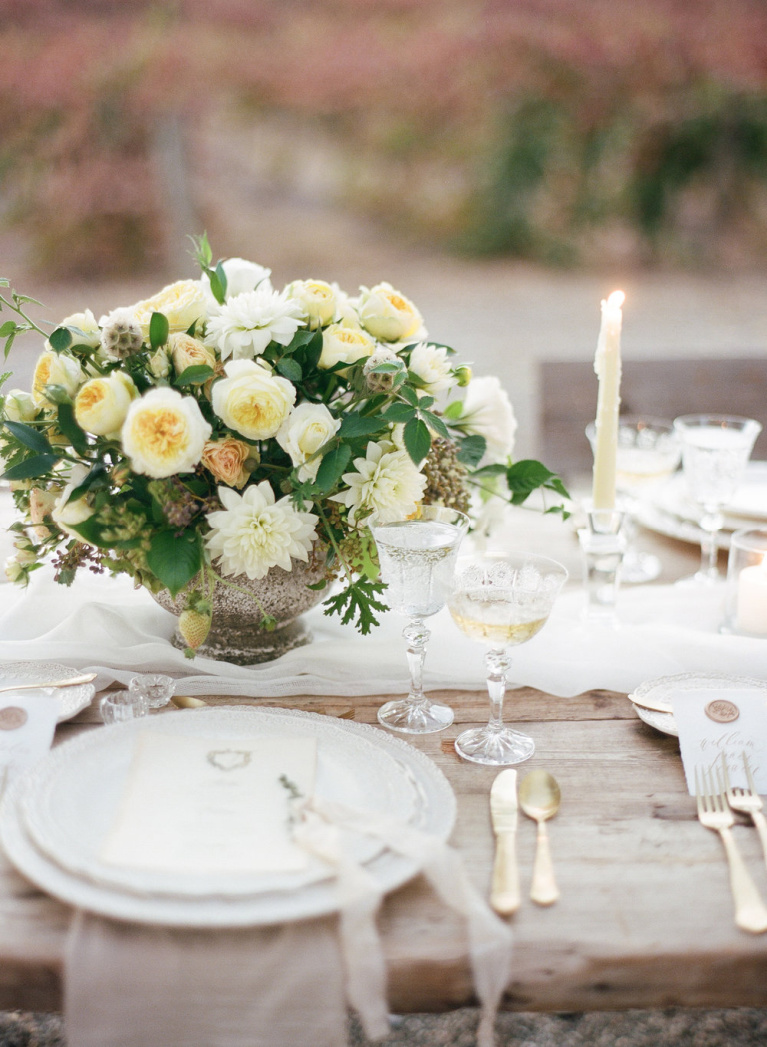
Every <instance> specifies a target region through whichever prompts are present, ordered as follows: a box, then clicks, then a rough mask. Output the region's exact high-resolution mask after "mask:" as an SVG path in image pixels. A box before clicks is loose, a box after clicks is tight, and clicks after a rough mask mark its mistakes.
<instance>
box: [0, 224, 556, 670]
mask: <svg viewBox="0 0 767 1047" xmlns="http://www.w3.org/2000/svg"><path fill="white" fill-rule="evenodd" d="M195 254H196V257H197V260H198V262H199V264H200V268H201V276H200V279H198V280H180V281H178V282H176V283H173V284H171V285H170V286H168V287H165V288H164V289H163V290H161V291H160V292H159V293H158V294H156V295H154V296H153V297H152V298H149V299H146V300H145V301H141V302H138V303H136V304H135V305H133V306H130V307H128V308H117V309H115V310H114V311H113V312H111V313H109V314H108V315H106V316H103V317H101V319H100V320H98V321H96V319H95V317H94V315H93V313H92V312H90V311H89V310H86V311H85V312H82V313H78V314H76V315H74V316H69V317H67V318H66V319H64V320H63V321H62V322H61V323H60V324H58V325H53V324H51V325H49V326H50V328H51V330H50V331H49V332H48V333H46V332H45V331H44V330H43V328H41V327H40V326H39V325H38V323H37V322H35V321H34V320H33V319H32V318H31V317H30V315H29V313H30V309H29V303H32V302H34V300H33V299H30V298H28V297H27V296H25V295H21V294H19V293H17V292H15V291H10V290H9V291H8V292H7V293H6V294H4V295H3V294H0V311H4V312H5V314H6V316H8V317H9V318H8V319H7V320H5V322H4V323H2V325H0V337H3V338H5V339H6V348H5V352H6V357H7V356H8V353H9V350H10V349H11V345H12V343H13V341H14V339H15V338H16V337H17V336H18V335H19V334H22V333H25V332H29V331H34V332H37V333H38V334H39V335H41V336H42V337H43V338H44V339H45V341H44V346H43V348H42V352H41V355H40V357H39V359H38V360H37V363H36V366H35V370H34V377H33V382H32V388H31V390H30V391H23V390H19V389H11V391H10V392H7V393H6V394H5V395H4V397H3V398H2V407H1V420H2V429H0V454H2V457H3V459H4V472H3V477H4V479H5V480H7V481H10V482H11V486H12V487H13V489H14V492H15V493H14V497H15V500H16V504H17V506H18V508H19V509H20V510H21V513H22V514H23V519H20V520H19V521H17V522H16V523H15V524H14V525H13V526H14V529H15V530H16V532H17V536H16V541H15V545H16V554H15V556H14V557H12V558H11V560H10V561H9V562H8V564H7V565H6V571H7V573H8V575H9V577H10V578H11V579H12V580H14V581H17V582H21V583H25V582H26V581H27V579H28V577H29V575H30V573H31V572H32V571H33V570H35V569H37V568H38V567H40V566H41V564H42V563H43V562H45V561H47V560H49V559H50V558H51V557H52V562H53V565H54V568H55V572H56V573H55V577H56V579H57V581H59V582H62V583H63V584H70V583H71V582H72V580H73V578H74V576H75V574H76V572H77V571H78V569H80V568H83V567H86V568H88V569H90V570H94V571H97V572H102V571H104V570H108V571H109V572H111V573H127V574H128V575H130V576H131V577H132V578H133V579H134V580H135V582H136V583H137V584H138V585H141V586H145V587H146V588H148V589H149V590H150V591H151V592H153V593H157V592H159V591H160V590H167V591H168V592H169V593H170V594H171V596H172V597H176V598H177V597H178V596H179V594H180V596H181V617H180V623H179V624H180V629H181V633H182V635H183V637H184V640H185V643H186V645H187V653H189V654H190V655H191V654H192V653H193V652H194V650H195V649H196V648H198V647H199V646H200V644H201V643H202V641H203V639H204V638H205V635H206V633H207V631H208V629H209V627H210V622H211V615H212V608H213V602H212V599H211V597H212V593H213V589H214V587H215V586H217V585H219V586H220V585H224V586H227V585H228V586H234V587H240V588H241V587H242V583H243V581H244V579H248V580H253V579H262V578H264V577H265V576H266V575H267V573H268V572H270V571H271V570H273V569H277V568H281V569H283V570H284V571H287V572H290V571H292V570H293V569H294V567H296V566H297V565H300V564H302V563H304V564H306V563H307V562H312V563H313V564H314V565H315V566H319V568H320V577H319V580H318V581H316V582H315V583H314V587H315V588H317V589H320V590H321V589H323V588H324V587H325V586H327V584H328V583H329V582H330V581H331V579H336V580H337V582H338V583H339V584H338V586H337V587H334V590H333V592H332V595H330V596H329V597H328V598H327V600H326V613H334V612H335V613H339V614H341V615H342V617H343V620H344V621H345V622H349V621H354V622H355V624H356V626H357V627H358V628H359V630H360V631H361V632H363V633H367V632H368V631H369V630H370V628H371V627H372V626H373V625H375V624H377V619H376V614H377V613H378V612H379V611H381V610H383V609H385V604H384V602H383V599H382V596H383V586H382V584H381V582H380V581H379V580H378V567H377V559H376V554H375V545H374V543H373V540H372V537H371V534H370V531H369V529H368V524H369V523H370V522H372V521H376V520H377V521H379V522H387V521H390V520H395V519H399V518H402V517H404V516H408V515H411V514H416V513H417V512H418V509H419V506H420V505H422V504H427V503H440V504H445V505H449V506H452V507H455V508H459V509H461V510H463V511H466V512H469V513H470V515H471V514H473V515H474V516H476V512H475V509H474V508H473V506H475V505H476V504H481V500H482V498H487V497H488V495H489V494H492V495H493V496H498V495H500V496H501V497H504V498H506V499H507V500H508V501H510V502H512V503H516V504H519V503H521V502H523V501H524V500H525V499H526V498H527V497H528V495H529V494H530V493H531V492H532V491H533V490H535V489H537V488H541V487H543V488H547V489H549V490H552V491H554V492H556V493H557V494H559V495H565V494H566V492H565V490H564V488H563V487H562V484H561V482H560V481H559V479H558V478H557V477H556V476H555V475H554V474H553V473H551V472H550V471H549V470H548V469H546V468H545V467H544V466H543V465H541V463H539V462H534V461H521V462H516V463H515V462H513V461H512V458H511V454H512V449H513V439H514V431H515V428H516V423H515V420H514V415H513V411H512V408H511V405H510V403H509V400H508V397H507V396H506V394H505V392H504V391H503V389H502V388H501V386H500V383H499V382H498V379H497V378H494V377H484V378H482V377H473V376H472V373H471V370H470V368H469V367H467V366H466V365H465V364H462V363H459V362H457V360H456V358H455V354H454V351H453V350H452V349H451V348H449V347H447V346H445V345H441V344H436V343H435V342H433V341H430V340H429V338H428V335H427V332H426V329H425V327H424V322H423V318H422V317H421V314H420V313H419V311H418V309H417V308H416V306H415V305H414V304H413V303H412V302H411V301H410V300H409V299H408V298H406V297H405V296H404V295H403V294H401V293H400V292H399V291H397V290H395V289H394V288H393V287H391V286H390V285H389V284H388V283H380V284H378V285H377V286H375V287H371V288H367V287H361V288H360V290H359V293H358V294H357V295H356V296H354V297H350V296H349V295H347V294H346V293H344V292H343V291H342V290H341V289H340V288H339V287H337V286H336V285H333V284H330V283H327V282H325V281H322V280H315V279H306V280H295V281H293V282H292V283H290V284H288V285H287V286H286V287H284V288H283V289H282V290H277V289H275V288H274V287H273V286H272V283H271V280H270V276H271V272H270V270H269V269H266V268H264V267H263V266H261V265H257V264H255V263H253V262H249V261H245V260H243V259H239V258H231V259H228V260H226V261H223V262H218V263H217V264H214V263H213V260H212V254H211V250H210V246H209V244H208V241H207V238H206V237H205V236H203V237H201V238H200V239H199V240H196V241H195ZM0 286H2V287H4V288H10V285H9V282H8V281H7V280H3V281H0ZM34 304H35V305H37V304H39V303H34ZM9 377H10V375H9V374H6V375H4V376H3V381H5V380H7V379H8V378H9ZM473 490H476V491H477V492H478V493H479V496H480V499H479V502H478V503H475V501H474V500H473V498H472V491H473ZM557 508H561V506H559V507H557ZM384 598H385V597H384ZM262 617H263V621H262V625H263V626H265V627H267V628H268V627H269V626H270V625H274V622H272V621H270V620H269V615H268V614H267V613H264V615H263V616H262Z"/></svg>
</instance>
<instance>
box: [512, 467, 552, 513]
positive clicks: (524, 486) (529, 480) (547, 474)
mask: <svg viewBox="0 0 767 1047" xmlns="http://www.w3.org/2000/svg"><path fill="white" fill-rule="evenodd" d="M554 479H557V475H556V473H552V471H551V470H550V469H547V468H546V466H545V465H543V463H542V462H536V461H535V460H534V459H532V458H526V459H524V460H523V461H521V462H515V463H514V465H510V466H509V468H508V469H507V470H506V482H507V483H508V485H509V491H510V492H511V504H512V505H521V504H522V503H523V502H524V501H525V499H526V498H527V497H528V496H529V495H530V494H531V493H532V492H533V491H535V490H536V489H537V488H539V487H543V486H544V485H546V484H548V483H550V482H551V481H552V480H554Z"/></svg>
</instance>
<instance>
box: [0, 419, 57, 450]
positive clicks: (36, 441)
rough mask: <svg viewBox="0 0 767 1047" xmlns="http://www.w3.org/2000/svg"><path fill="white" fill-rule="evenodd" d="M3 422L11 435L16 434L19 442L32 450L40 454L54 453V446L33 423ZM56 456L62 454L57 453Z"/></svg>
mask: <svg viewBox="0 0 767 1047" xmlns="http://www.w3.org/2000/svg"><path fill="white" fill-rule="evenodd" d="M3 424H4V425H5V427H6V429H7V430H8V431H9V432H10V433H11V435H13V436H15V437H16V439H17V440H18V441H19V443H20V444H24V446H25V447H28V448H29V449H30V451H36V452H37V453H38V454H53V448H52V447H51V445H50V444H49V443H48V440H47V439H46V437H45V436H43V434H42V433H41V432H40V431H39V430H38V429H33V428H32V426H31V425H26V424H25V423H24V422H4V423H3ZM56 457H57V458H58V457H60V456H59V455H58V454H57V455H56Z"/></svg>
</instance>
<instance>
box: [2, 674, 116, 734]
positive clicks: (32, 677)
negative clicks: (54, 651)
mask: <svg viewBox="0 0 767 1047" xmlns="http://www.w3.org/2000/svg"><path fill="white" fill-rule="evenodd" d="M81 675H82V669H73V668H71V666H68V665H59V664H58V663H57V662H5V663H3V664H0V687H10V686H11V685H12V684H15V683H24V684H26V683H35V682H37V681H40V683H43V682H44V681H46V680H70V679H71V678H72V677H73V676H81ZM95 693H96V689H95V687H94V686H93V684H92V683H80V684H74V685H73V686H72V687H57V688H55V689H52V690H51V701H54V702H56V704H57V706H58V707H59V713H58V722H59V723H61V722H62V720H70V719H71V718H72V717H73V716H77V714H78V713H79V712H81V711H82V710H83V709H86V708H87V707H88V706H89V705H90V704H91V701H92V700H93V696H94V694H95ZM0 698H2V695H0Z"/></svg>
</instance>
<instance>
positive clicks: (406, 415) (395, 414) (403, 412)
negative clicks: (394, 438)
mask: <svg viewBox="0 0 767 1047" xmlns="http://www.w3.org/2000/svg"><path fill="white" fill-rule="evenodd" d="M415 416H416V412H415V408H414V407H411V406H410V405H409V404H392V405H391V407H387V408H386V410H385V411H384V412H383V414H382V415H381V417H382V418H385V419H386V421H387V422H393V423H394V424H395V425H398V424H399V423H400V422H409V421H410V419H411V418H415Z"/></svg>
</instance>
